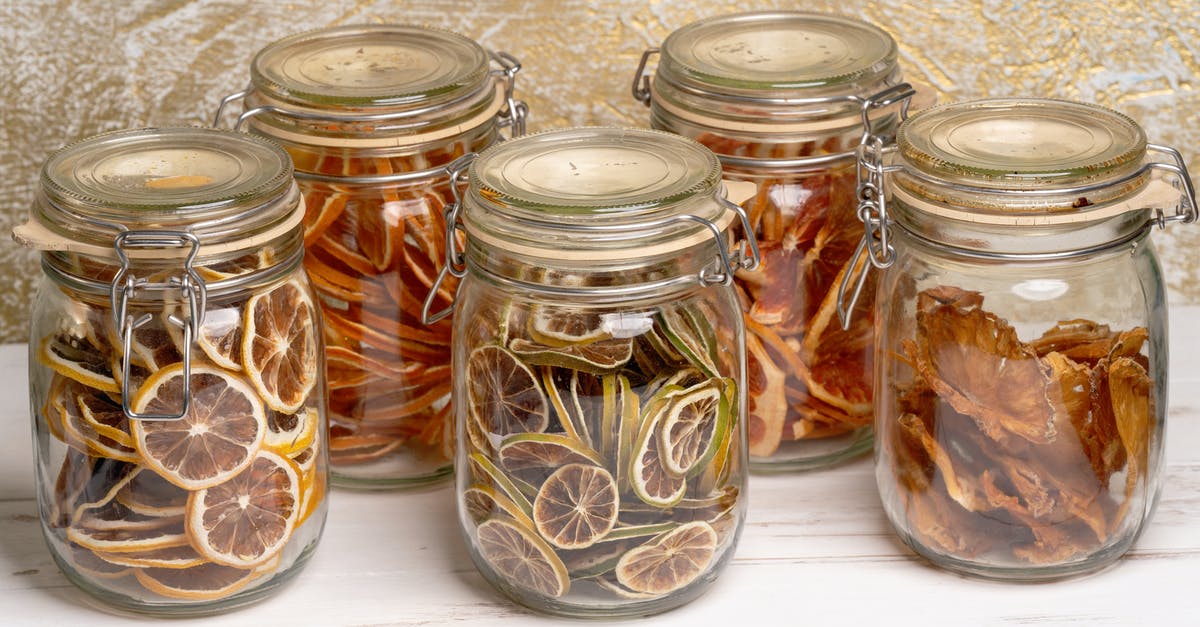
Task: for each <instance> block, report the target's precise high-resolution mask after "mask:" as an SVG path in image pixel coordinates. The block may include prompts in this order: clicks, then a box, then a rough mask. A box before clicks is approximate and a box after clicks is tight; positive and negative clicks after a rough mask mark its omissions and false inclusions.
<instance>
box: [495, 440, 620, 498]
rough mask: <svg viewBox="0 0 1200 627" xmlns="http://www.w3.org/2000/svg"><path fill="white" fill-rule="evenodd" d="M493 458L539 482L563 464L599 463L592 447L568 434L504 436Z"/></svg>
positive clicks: (527, 479) (532, 480)
mask: <svg viewBox="0 0 1200 627" xmlns="http://www.w3.org/2000/svg"><path fill="white" fill-rule="evenodd" d="M497 459H498V460H499V462H500V466H502V467H503V468H504V469H505V470H507V471H508V472H509V473H510V474H512V475H514V476H517V477H520V478H522V479H524V480H526V481H528V482H530V483H532V484H535V485H537V484H540V483H541V482H542V481H543V480H544V479H545V478H546V476H548V475H549V474H550V473H551V472H553V471H554V470H555V469H557V468H559V467H561V466H565V465H566V464H591V465H594V466H600V465H603V463H604V461H603V460H602V459H600V456H599V455H598V454H597V453H596V452H595V451H593V450H591V449H589V448H587V447H585V446H583V445H582V444H581V443H580V442H579V441H578V440H576V439H575V438H572V437H570V436H568V435H561V434H557V433H518V434H515V435H510V436H508V437H507V438H504V441H503V442H501V443H500V448H499V450H498V451H497Z"/></svg>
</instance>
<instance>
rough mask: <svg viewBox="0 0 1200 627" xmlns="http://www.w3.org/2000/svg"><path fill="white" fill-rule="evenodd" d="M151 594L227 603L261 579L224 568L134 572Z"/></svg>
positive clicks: (217, 565)
mask: <svg viewBox="0 0 1200 627" xmlns="http://www.w3.org/2000/svg"><path fill="white" fill-rule="evenodd" d="M133 574H134V576H135V577H137V580H138V583H140V584H142V586H144V587H145V588H146V589H147V590H149V591H151V592H155V593H158V594H161V595H162V596H164V597H170V598H172V599H188V600H192V601H209V600H214V599H223V598H225V597H228V596H230V595H232V594H233V593H235V592H237V591H238V590H241V589H242V588H244V587H246V584H248V583H250V582H251V581H252V580H254V578H255V577H257V576H258V573H255V572H254V571H252V570H243V569H241V568H231V567H229V566H221V565H220V564H201V565H199V566H192V567H191V568H142V569H138V570H135V571H133Z"/></svg>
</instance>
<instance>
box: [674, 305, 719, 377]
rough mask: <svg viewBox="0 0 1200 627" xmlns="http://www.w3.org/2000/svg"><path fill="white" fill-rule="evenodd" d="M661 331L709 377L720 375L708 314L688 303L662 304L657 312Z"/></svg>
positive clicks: (714, 340) (690, 361)
mask: <svg viewBox="0 0 1200 627" xmlns="http://www.w3.org/2000/svg"><path fill="white" fill-rule="evenodd" d="M659 319H660V321H661V328H662V334H663V335H664V336H665V337H666V339H667V341H668V342H670V344H671V346H672V347H673V348H674V349H675V350H676V351H678V352H679V354H681V355H683V356H684V357H685V358H687V360H688V362H689V363H691V364H692V365H693V366H695V367H696V368H699V369H700V370H701V371H702V372H703V373H704V374H706V375H708V376H710V377H716V376H720V372H719V371H718V368H717V364H718V359H717V335H716V331H715V330H714V329H713V326H712V323H711V322H709V320H708V318H706V317H704V315H703V314H702V313H701V312H699V311H696V310H695V309H693V308H691V307H679V308H673V307H668V308H664V309H663V310H662V311H661V312H660V313H659Z"/></svg>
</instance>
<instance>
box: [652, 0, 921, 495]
mask: <svg viewBox="0 0 1200 627" xmlns="http://www.w3.org/2000/svg"><path fill="white" fill-rule="evenodd" d="M654 53H657V54H659V55H660V59H659V62H658V67H657V70H656V71H655V72H654V75H653V78H651V76H650V75H649V74H648V73H647V72H646V64H647V61H648V59H649V58H650V57H651V56H652V55H653V54H654ZM896 56H897V53H896V43H895V41H893V39H892V37H891V36H890V35H888V34H887V33H886V32H884V31H883V30H881V29H879V28H877V27H875V26H873V25H871V24H867V23H865V22H862V21H859V20H856V19H851V18H846V17H841V16H834V15H825V14H820V13H805V12H799V11H771V12H759V13H741V14H734V15H726V16H720V17H713V18H709V19H704V20H700V21H697V22H693V23H691V24H688V25H687V26H684V27H683V28H680V29H678V30H676V31H675V32H673V33H671V35H670V36H669V37H667V39H666V40H665V41H664V42H663V44H662V47H661V49H658V48H656V49H651V50H649V51H647V53H646V54H645V55H644V56H643V58H642V63H641V66H639V68H638V71H637V74H636V76H635V79H634V96H635V97H636V98H637V99H639V100H641V101H642V102H644V103H646V104H647V105H649V107H650V124H651V126H652V127H654V128H657V129H662V130H667V131H671V132H674V133H679V134H681V135H684V136H686V137H690V138H692V139H695V140H696V141H699V142H700V143H702V144H704V145H705V146H707V147H708V148H710V149H711V150H712V151H713V152H715V153H716V154H717V156H718V157H719V158H720V159H721V165H722V167H723V169H724V175H725V177H726V178H729V179H733V180H740V181H750V182H753V183H754V184H755V185H757V188H758V193H757V194H755V195H754V196H753V197H752V198H751V199H749V200H747V201H746V202H745V203H743V205H744V207H745V209H746V211H747V212H748V214H749V216H750V223H751V225H752V228H753V229H754V232H755V235H756V236H757V237H758V241H759V246H760V247H761V249H762V264H761V265H760V266H759V267H758V268H757V269H755V270H741V271H739V272H738V273H737V281H736V287H737V292H738V296H739V298H740V300H741V304H742V307H743V312H744V315H745V322H746V330H747V334H746V348H747V352H748V364H749V387H748V389H747V395H748V398H749V402H750V415H749V419H748V426H749V450H750V459H751V467H752V468H753V469H754V470H756V471H766V472H773V471H788V470H802V469H812V468H822V467H826V466H829V465H832V464H836V463H838V462H841V461H844V460H847V459H850V458H852V457H855V456H858V455H860V454H862V453H864V452H866V451H868V450H870V447H871V420H872V414H871V397H872V375H871V373H872V362H871V359H872V351H873V342H874V340H873V337H874V333H873V331H872V322H873V316H874V314H873V312H872V309H871V300H872V299H873V295H871V294H868V295H867V296H866V297H864V298H863V299H862V302H861V303H860V309H859V315H858V316H857V317H856V319H855V323H854V326H853V327H851V328H849V329H842V328H841V327H840V326H839V325H838V324H837V320H836V316H835V315H834V309H835V306H836V301H837V286H838V283H839V282H840V280H841V276H842V275H843V274H845V273H846V272H847V271H848V269H849V265H848V264H849V262H850V258H851V257H852V256H853V254H854V249H855V246H856V245H857V244H858V242H859V240H860V239H862V223H861V222H860V221H859V218H858V215H857V209H858V206H859V196H858V193H857V191H856V183H857V177H856V170H855V156H854V154H855V149H856V148H857V147H858V145H859V144H860V143H862V142H863V141H864V140H865V139H866V138H867V137H879V138H882V139H884V140H887V141H890V138H891V136H892V134H893V133H894V131H895V127H896V123H897V121H898V120H899V119H900V117H901V115H902V111H901V109H902V108H903V107H905V106H907V102H908V98H909V97H910V96H911V94H912V88H911V87H910V86H909V85H908V84H907V83H904V82H902V80H901V73H900V69H899V67H898V65H897V61H896ZM902 103H903V104H902Z"/></svg>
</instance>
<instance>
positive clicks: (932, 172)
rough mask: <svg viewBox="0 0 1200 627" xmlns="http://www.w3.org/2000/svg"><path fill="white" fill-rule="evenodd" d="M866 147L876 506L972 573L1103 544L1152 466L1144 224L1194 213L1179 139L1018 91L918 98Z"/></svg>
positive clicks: (941, 562)
mask: <svg viewBox="0 0 1200 627" xmlns="http://www.w3.org/2000/svg"><path fill="white" fill-rule="evenodd" d="M865 155H866V158H865V159H864V168H865V169H866V171H868V172H871V173H872V181H873V182H874V183H876V184H879V185H881V186H882V188H883V190H884V193H883V196H882V199H883V200H884V201H885V202H884V203H879V202H873V203H869V204H868V207H867V208H868V210H869V211H870V218H871V219H870V221H869V222H868V230H869V231H870V232H871V233H872V236H871V237H870V238H869V241H868V242H867V244H868V245H867V246H866V247H865V250H866V251H868V252H867V253H864V254H869V256H870V260H871V262H872V265H875V266H882V267H884V268H885V269H884V270H883V271H882V273H881V274H880V275H879V278H878V288H877V297H876V301H875V310H876V320H877V327H876V328H877V330H878V337H877V340H878V344H877V349H876V353H875V360H876V381H875V394H876V411H875V414H876V423H875V426H876V432H877V443H876V449H875V450H876V478H877V480H878V484H879V491H880V494H881V496H882V500H883V504H884V508H885V509H886V511H887V515H888V517H889V519H890V520H891V522H892V524H893V526H894V527H895V529H896V530H897V532H898V533H899V535H900V537H901V538H902V539H903V540H904V541H905V542H906V543H908V545H909V546H911V547H912V548H913V549H914V550H916V551H917V552H918V553H920V554H921V555H922V556H925V557H926V558H928V559H929V560H930V561H932V562H933V563H934V564H936V565H938V566H942V567H945V568H949V569H951V570H956V571H960V572H965V573H969V574H974V575H980V576H984V577H991V578H999V579H1012V580H1038V579H1048V578H1055V577H1062V576H1068V575H1074V574H1079V573H1085V572H1090V571H1094V570H1097V569H1099V568H1102V567H1104V566H1106V565H1108V564H1110V563H1111V562H1113V561H1114V560H1116V559H1117V558H1118V557H1119V556H1121V555H1122V554H1123V553H1124V552H1125V551H1126V550H1127V549H1128V548H1129V547H1130V545H1131V544H1132V543H1133V541H1134V540H1135V539H1136V538H1137V537H1138V534H1139V533H1140V532H1141V530H1142V528H1143V526H1144V525H1145V524H1146V522H1147V520H1148V519H1149V517H1150V514H1151V511H1152V509H1153V504H1154V502H1155V499H1156V497H1157V494H1158V492H1159V487H1160V485H1161V473H1160V470H1161V466H1162V451H1163V430H1164V427H1165V422H1164V420H1165V416H1166V412H1167V380H1168V376H1167V309H1166V294H1165V289H1164V286H1163V278H1162V270H1161V268H1160V266H1159V262H1158V259H1157V257H1156V255H1155V252H1154V246H1153V243H1152V242H1151V240H1150V238H1149V234H1150V231H1151V229H1152V228H1153V227H1154V226H1155V225H1159V226H1165V225H1166V224H1167V223H1169V222H1174V221H1183V222H1192V221H1194V219H1195V217H1196V210H1195V207H1196V204H1195V194H1194V192H1193V190H1192V189H1191V183H1190V180H1189V179H1188V176H1187V173H1186V170H1185V168H1184V165H1183V161H1182V159H1181V158H1180V156H1179V154H1178V153H1177V152H1175V151H1174V150H1171V149H1169V148H1164V147H1159V146H1153V145H1148V144H1147V143H1146V138H1145V134H1144V133H1143V131H1142V129H1141V128H1140V127H1139V126H1138V125H1137V124H1136V123H1135V122H1134V121H1132V120H1130V119H1129V118H1127V117H1125V116H1123V115H1121V114H1119V113H1116V112H1114V111H1110V110H1108V109H1104V108H1101V107H1098V106H1095V105H1089V104H1080V103H1073V102H1066V101H1057V100H1034V99H1029V100H984V101H977V102H969V103H962V104H955V105H948V106H944V107H938V108H935V109H929V110H927V111H924V112H922V113H919V114H917V115H915V116H914V117H912V118H909V120H908V121H907V122H905V123H904V124H903V125H902V126H901V127H900V129H899V134H898V136H897V145H896V147H895V148H894V149H891V150H882V151H868V152H867V153H865ZM881 177H885V178H881ZM1172 183H1173V184H1174V185H1176V186H1179V187H1182V188H1184V190H1185V192H1184V193H1183V194H1181V193H1180V192H1179V191H1178V190H1177V189H1176V188H1175V187H1173V186H1172ZM1181 199H1182V200H1181ZM868 270H869V267H868ZM855 280H856V277H855V278H850V280H848V281H847V290H846V291H847V293H852V292H853V290H852V289H851V287H850V286H851V285H853V282H854V281H855Z"/></svg>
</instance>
